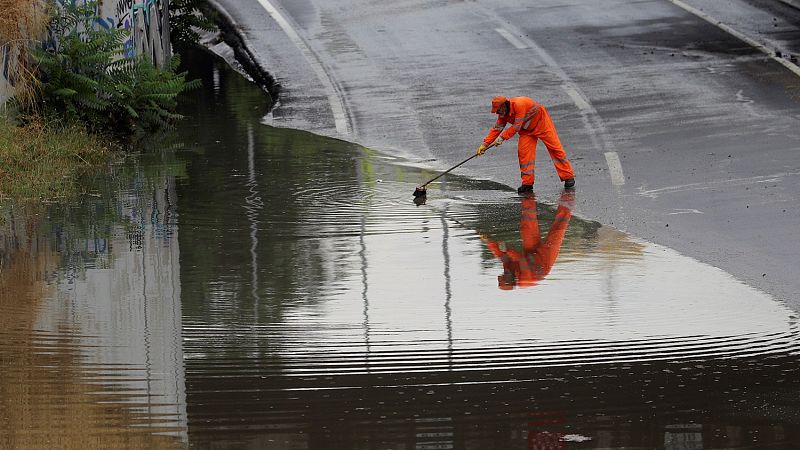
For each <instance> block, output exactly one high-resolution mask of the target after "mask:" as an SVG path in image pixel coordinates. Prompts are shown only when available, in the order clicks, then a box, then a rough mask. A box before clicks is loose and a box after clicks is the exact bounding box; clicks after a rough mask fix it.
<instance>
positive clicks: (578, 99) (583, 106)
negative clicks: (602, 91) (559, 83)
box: [563, 86, 594, 111]
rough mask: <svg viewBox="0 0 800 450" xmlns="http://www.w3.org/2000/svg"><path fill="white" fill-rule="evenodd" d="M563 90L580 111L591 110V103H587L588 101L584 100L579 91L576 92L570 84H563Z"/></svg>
mask: <svg viewBox="0 0 800 450" xmlns="http://www.w3.org/2000/svg"><path fill="white" fill-rule="evenodd" d="M563 89H564V91H565V92H566V93H567V95H569V97H570V98H571V99H572V101H573V102H574V103H575V106H577V107H578V109H580V110H582V111H592V110H594V108H592V105H590V104H589V101H588V100H586V99H585V98H584V97H583V95H581V93H580V92H578V91H577V90H576V89H575V88H574V87H572V86H563Z"/></svg>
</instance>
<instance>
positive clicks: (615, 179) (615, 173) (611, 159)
mask: <svg viewBox="0 0 800 450" xmlns="http://www.w3.org/2000/svg"><path fill="white" fill-rule="evenodd" d="M605 155H606V162H607V163H608V174H609V175H610V176H611V184H613V185H614V186H622V185H623V184H625V174H624V173H622V163H620V161H619V155H617V152H606V153H605Z"/></svg>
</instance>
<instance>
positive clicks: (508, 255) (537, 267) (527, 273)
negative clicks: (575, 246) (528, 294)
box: [486, 196, 572, 289]
mask: <svg viewBox="0 0 800 450" xmlns="http://www.w3.org/2000/svg"><path fill="white" fill-rule="evenodd" d="M571 217H572V210H571V209H570V208H569V207H567V206H564V205H562V204H559V206H558V209H557V210H556V216H555V218H554V219H553V223H552V225H551V226H550V230H549V231H548V232H547V236H546V237H545V238H544V239H542V238H541V235H540V232H539V219H538V217H537V214H536V200H535V199H534V198H533V196H528V197H526V198H524V199H522V211H521V214H520V220H519V233H520V236H521V237H522V251H519V250H515V249H510V248H506V249H501V246H500V245H499V243H498V242H495V241H492V240H489V241H488V242H487V244H486V245H487V247H488V248H489V250H490V251H491V252H492V253H493V254H494V255H495V256H496V257H497V258H498V259H500V261H501V262H502V263H503V276H501V277H499V278H498V282H500V288H501V289H504V288H505V289H509V288H512V287H513V285H515V286H517V287H520V288H522V287H529V286H535V285H536V284H537V283H538V282H539V281H541V280H543V279H544V277H546V276H547V275H548V274H549V273H550V270H551V269H552V268H553V265H554V264H555V262H556V258H558V254H559V252H560V251H561V244H562V243H563V242H564V236H565V235H566V233H567V227H568V226H569V221H570V218H571ZM504 280H514V282H513V285H509V284H508V283H509V282H508V281H504Z"/></svg>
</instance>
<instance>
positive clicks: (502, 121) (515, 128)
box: [483, 97, 541, 145]
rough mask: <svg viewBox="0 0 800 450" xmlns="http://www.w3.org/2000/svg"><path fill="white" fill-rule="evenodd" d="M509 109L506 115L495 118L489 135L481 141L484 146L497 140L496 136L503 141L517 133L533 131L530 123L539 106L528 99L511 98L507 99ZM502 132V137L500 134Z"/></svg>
mask: <svg viewBox="0 0 800 450" xmlns="http://www.w3.org/2000/svg"><path fill="white" fill-rule="evenodd" d="M508 103H509V108H508V114H506V115H505V116H499V115H498V116H497V122H495V124H494V126H493V127H492V129H491V130H489V134H487V135H486V137H485V138H484V139H483V143H484V144H486V145H489V144H491V143H492V142H494V140H495V139H497V136H502V138H503V139H504V140H508V139H511V138H512V137H514V135H515V134H517V133H518V132H519V131H528V130H531V129H533V127H532V126H531V123H532V122H533V118H534V117H536V113H537V112H539V108H540V107H541V105H540V104H539V103H538V102H536V101H534V100H533V99H531V98H528V97H513V98H510V99H508ZM509 123H510V124H511V127H509V128H508V129H507V130H505V131H503V129H504V128H505V127H506V125H507V124H509ZM501 132H502V135H501V134H500V133H501Z"/></svg>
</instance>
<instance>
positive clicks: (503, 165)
mask: <svg viewBox="0 0 800 450" xmlns="http://www.w3.org/2000/svg"><path fill="white" fill-rule="evenodd" d="M216 3H217V5H218V6H220V7H221V8H223V9H224V10H225V11H226V13H227V14H229V15H230V18H231V19H232V20H233V21H234V22H236V23H237V24H238V27H239V28H240V31H241V33H242V35H243V36H244V37H245V40H246V42H247V45H248V46H249V48H250V50H251V51H252V52H253V54H254V55H255V57H256V58H257V59H258V60H259V61H260V62H261V63H262V64H263V67H264V68H265V69H266V70H268V71H270V72H271V73H272V74H273V75H274V76H275V77H276V78H277V80H278V81H279V83H280V84H281V87H282V94H281V96H280V99H279V104H278V106H277V108H275V109H274V110H273V112H272V113H271V114H270V116H268V117H267V118H266V121H267V122H268V123H271V124H274V125H276V126H285V127H293V128H300V129H307V130H310V131H314V132H317V133H320V134H324V135H330V136H337V137H340V138H342V139H345V140H348V141H353V142H357V143H360V144H363V145H365V146H368V147H371V148H375V149H377V150H381V151H384V152H387V153H391V154H395V155H397V154H399V155H402V156H405V157H408V158H409V159H411V160H412V161H414V162H417V163H420V164H424V165H428V166H432V167H435V168H446V167H449V166H451V165H453V164H455V163H457V162H459V161H461V160H462V159H464V158H465V157H466V156H469V155H470V154H471V152H473V151H474V148H475V147H476V146H477V145H478V144H479V143H480V140H481V139H482V137H483V136H484V134H485V133H486V131H487V130H488V128H489V127H490V126H491V125H492V123H493V116H492V115H491V114H490V113H489V111H488V109H489V106H488V103H489V99H490V98H491V97H492V96H493V95H496V94H505V95H510V96H513V95H528V96H532V97H534V98H535V99H537V100H539V101H541V102H542V103H544V104H545V105H547V106H548V108H549V110H550V112H551V115H552V116H553V118H554V121H555V124H556V127H557V128H558V130H559V133H560V135H561V139H562V142H564V144H565V148H566V150H567V153H568V155H569V156H570V158H571V160H572V161H573V164H574V166H575V169H576V173H577V179H578V189H579V192H580V200H579V202H578V204H577V207H576V211H575V212H576V213H577V214H578V215H579V216H582V217H586V218H588V219H592V220H598V221H600V222H601V223H604V224H608V225H613V226H615V227H617V228H620V229H622V230H625V231H628V232H630V233H632V234H634V235H636V236H639V237H641V238H644V239H647V240H649V241H652V242H655V243H659V244H662V245H666V246H668V247H671V248H674V249H676V250H678V251H679V252H681V253H683V254H685V255H688V256H691V257H694V258H697V259H698V260H700V261H703V262H707V263H709V264H712V265H714V266H717V267H720V268H722V269H724V270H726V271H728V272H729V273H731V274H733V275H734V276H735V277H737V278H739V279H741V280H743V281H745V282H746V283H748V284H750V285H752V286H755V287H757V288H760V289H762V290H764V291H766V292H767V293H769V294H772V295H773V296H775V297H776V298H778V299H780V300H784V301H786V302H787V303H788V304H789V305H790V306H792V307H794V308H795V309H797V307H798V306H800V296H799V295H798V293H800V278H799V277H797V262H796V261H797V256H798V255H800V239H797V236H798V232H797V230H798V229H800V228H798V224H799V223H800V212H799V211H800V210H799V209H798V206H800V201H799V200H800V76H799V75H798V74H797V73H795V72H792V71H791V70H789V69H788V68H786V67H784V66H783V65H781V64H779V63H778V62H776V61H775V60H774V59H772V58H769V57H767V55H766V54H765V53H764V52H763V51H762V50H759V49H758V48H756V47H754V46H753V45H752V44H753V42H756V43H759V42H761V43H765V44H764V45H765V46H766V48H767V49H772V48H775V49H778V48H779V49H780V51H781V53H782V55H785V54H786V53H787V52H788V53H790V54H791V53H794V54H800V31H798V30H800V11H798V10H797V9H793V8H791V7H789V6H787V5H786V4H785V3H783V2H779V1H777V0H774V1H773V0H761V1H742V0H736V1H724V2H703V1H699V0H697V1H689V2H686V3H683V2H679V1H667V0H656V1H620V0H601V1H593V2H567V1H563V0H548V1H540V2H536V4H535V5H532V4H531V3H530V2H525V1H520V0H511V1H508V0H506V1H492V0H480V1H448V0H441V1H428V0H405V1H396V2H373V1H366V0H325V1H322V0H283V1H280V0H269V1H267V0H248V1H242V0H235V1H234V0H216ZM692 6H693V7H695V8H697V10H695V11H694V12H692V11H689V9H691V8H692ZM718 21H722V22H724V26H725V27H728V28H726V29H722V28H720V27H718V26H716V25H714V24H713V22H718ZM731 30H732V31H733V32H734V34H731V32H729V31H731ZM737 33H738V34H739V35H740V36H747V37H749V38H752V39H753V41H752V42H745V41H743V40H741V39H740V37H737V36H735V34H737ZM515 146H516V140H514V141H512V142H510V143H507V144H506V145H505V146H504V147H503V148H502V149H500V150H498V151H495V152H494V153H493V154H490V155H489V156H488V157H485V158H481V159H479V160H476V161H474V162H471V163H470V164H468V165H466V166H464V167H463V170H461V171H460V172H459V173H462V174H467V175H470V176H473V177H477V178H488V179H492V180H494V181H498V182H500V183H503V184H507V185H509V186H517V185H518V184H519V180H518V175H517V172H516V155H515V151H514V148H515ZM614 155H616V157H618V159H619V161H620V162H621V172H619V171H616V172H615V171H613V170H612V169H611V168H610V167H611V166H609V162H608V161H609V160H613V158H614ZM608 158H611V159H608ZM537 165H538V170H537V185H536V192H537V195H538V198H540V199H542V200H544V201H550V202H551V203H553V202H554V201H555V199H556V197H557V193H558V192H559V191H560V188H561V186H560V183H559V182H558V179H557V177H556V175H555V171H554V170H553V168H552V166H551V165H550V162H549V161H548V159H547V154H546V151H545V150H544V148H543V147H542V146H540V149H539V152H538V162H537ZM421 181H422V180H421ZM409 194H410V193H409ZM410 198H411V196H410V195H409V201H410Z"/></svg>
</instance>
